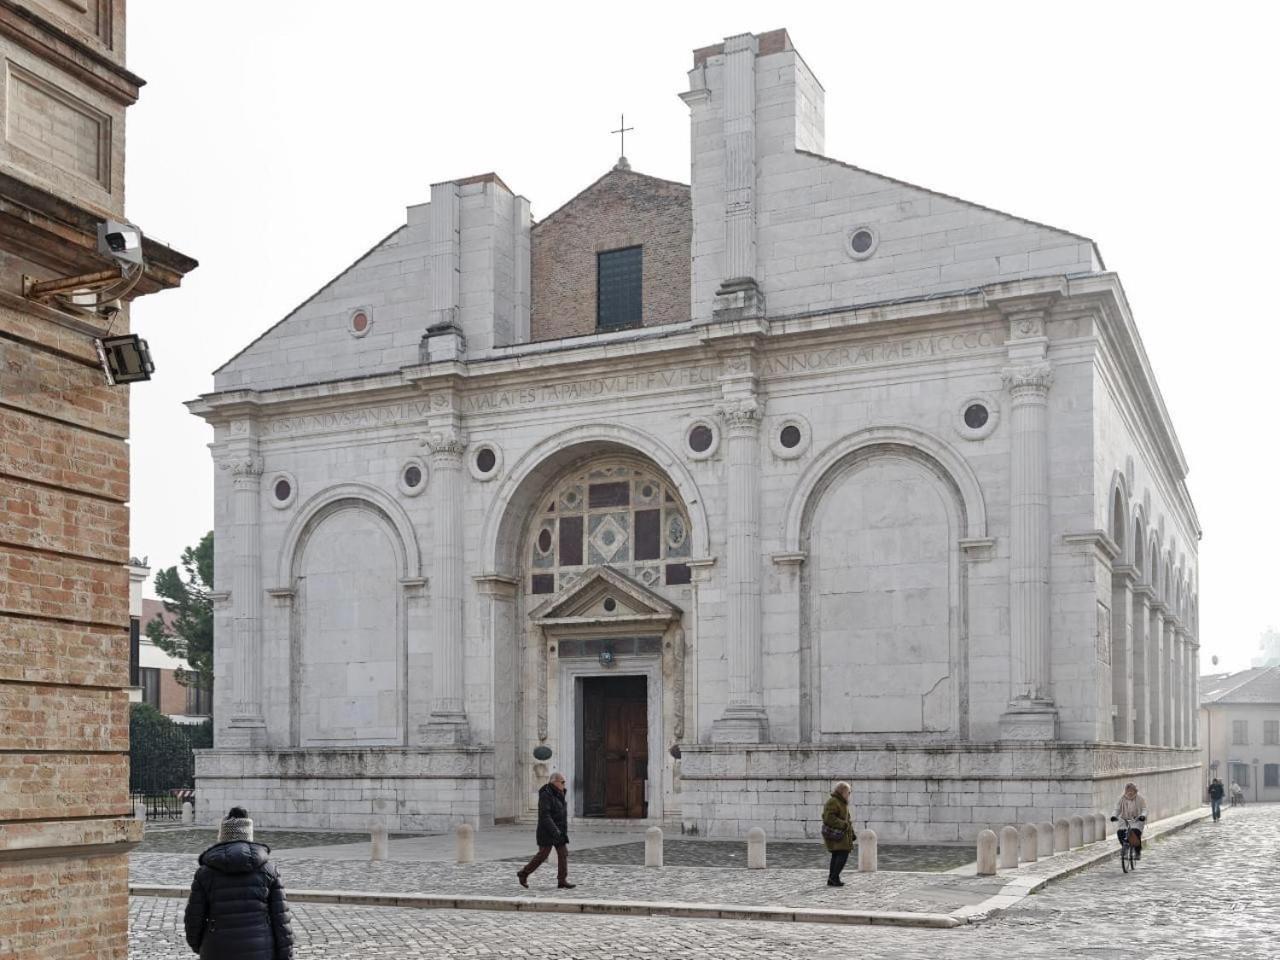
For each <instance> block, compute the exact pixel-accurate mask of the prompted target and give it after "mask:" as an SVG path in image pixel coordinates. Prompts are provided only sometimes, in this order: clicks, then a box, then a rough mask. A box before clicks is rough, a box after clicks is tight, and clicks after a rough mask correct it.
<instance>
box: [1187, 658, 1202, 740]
mask: <svg viewBox="0 0 1280 960" xmlns="http://www.w3.org/2000/svg"><path fill="white" fill-rule="evenodd" d="M1197 639H1198V638H1196V637H1194V636H1193V637H1192V638H1191V676H1190V677H1188V678H1187V679H1188V680H1189V681H1190V683H1191V745H1192V746H1193V747H1198V746H1200V644H1199V643H1198V642H1197Z"/></svg>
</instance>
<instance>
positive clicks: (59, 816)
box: [0, 0, 195, 960]
mask: <svg viewBox="0 0 1280 960" xmlns="http://www.w3.org/2000/svg"><path fill="white" fill-rule="evenodd" d="M123 41H124V2H123V0H89V2H87V3H67V2H54V0H48V2H39V0H33V2H25V3H18V2H13V0H0V58H2V59H3V76H0V112H2V114H3V116H2V117H0V120H2V121H3V122H2V123H0V130H2V131H3V133H2V134H0V718H2V720H3V723H0V956H4V957H22V958H24V960H25V958H45V957H48V958H53V957H57V958H59V960H66V958H95V960H97V958H123V957H124V956H125V955H126V942H125V940H126V938H125V934H126V929H125V928H126V920H127V903H126V897H127V893H126V879H127V858H126V856H125V854H126V852H127V851H128V850H129V849H130V848H131V847H132V846H133V845H134V844H135V843H136V842H137V840H138V839H139V837H140V833H141V830H140V825H139V824H138V823H136V822H135V821H134V820H133V819H132V818H131V817H130V816H129V803H128V746H129V744H128V737H129V725H128V713H127V710H128V695H127V693H126V690H125V687H127V686H128V684H129V575H128V571H127V569H126V566H125V565H126V563H127V562H128V560H129V550H128V547H129V543H128V538H129V511H128V507H127V501H128V499H129V448H128V443H127V438H128V435H129V389H128V387H125V386H108V385H107V383H106V380H105V377H104V374H103V371H102V369H101V368H100V366H99V360H98V354H97V351H96V348H95V344H94V338H95V337H96V336H101V335H102V334H103V333H104V332H105V331H106V328H107V326H108V321H107V320H106V319H99V318H98V316H97V314H96V313H94V312H80V311H77V310H75V309H74V308H73V307H72V308H69V307H67V306H66V305H65V304H60V303H59V302H57V301H56V300H55V299H45V300H43V301H40V302H37V300H35V299H32V297H30V296H26V295H24V291H25V292H27V293H29V292H30V290H29V287H27V286H25V285H24V277H25V278H30V280H31V281H49V280H55V279H58V278H65V277H73V276H88V275H90V274H101V273H102V272H104V271H111V270H112V269H113V268H115V267H116V264H114V263H113V262H112V260H111V259H110V258H109V257H104V256H101V255H99V254H98V253H97V243H98V239H97V231H98V224H99V223H100V222H102V221H103V220H104V219H106V218H115V219H120V218H122V217H123V213H124V210H123V188H124V146H125V137H124V115H125V109H126V108H127V107H128V106H129V105H130V104H131V103H133V102H134V101H135V100H136V99H137V96H138V90H139V87H140V86H141V84H142V81H141V80H140V79H139V78H138V77H136V76H134V75H133V74H132V73H130V72H129V71H128V70H127V69H126V68H125V65H124V46H123ZM143 253H144V256H145V260H146V268H145V271H144V272H143V273H142V275H141V276H140V278H139V279H138V282H137V285H136V286H135V287H134V288H133V290H132V294H131V295H132V296H137V295H141V294H146V293H151V292H154V291H157V290H162V289H165V288H169V287H173V286H176V285H177V284H178V283H179V281H180V280H181V278H182V275H183V274H184V273H186V272H187V271H188V270H190V269H192V268H193V267H194V266H195V262H194V261H193V260H190V259H189V258H187V257H185V256H183V255H182V254H180V253H177V252H176V251H173V250H170V249H169V248H167V247H163V246H160V245H158V244H153V243H150V242H147V243H145V244H144V247H143ZM77 289H79V288H77ZM127 314H128V311H127V308H124V309H123V310H122V312H120V313H119V314H118V315H117V316H116V317H115V320H114V330H113V332H114V333H117V334H119V333H122V332H126V331H127V329H128V316H127Z"/></svg>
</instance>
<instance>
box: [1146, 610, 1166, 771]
mask: <svg viewBox="0 0 1280 960" xmlns="http://www.w3.org/2000/svg"><path fill="white" fill-rule="evenodd" d="M1150 624H1151V625H1150V629H1149V630H1148V631H1147V638H1148V644H1149V646H1150V647H1151V659H1150V661H1149V662H1150V665H1151V672H1150V674H1149V675H1148V676H1149V677H1150V681H1151V682H1150V686H1149V687H1148V690H1147V692H1148V696H1149V703H1150V714H1151V739H1150V740H1149V741H1147V742H1148V743H1150V744H1152V745H1153V746H1157V747H1163V746H1165V745H1166V744H1165V739H1164V715H1165V705H1164V697H1165V682H1164V650H1165V646H1164V604H1163V603H1161V602H1160V601H1159V600H1152V601H1151V620H1150Z"/></svg>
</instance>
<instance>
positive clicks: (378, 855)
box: [369, 823, 387, 860]
mask: <svg viewBox="0 0 1280 960" xmlns="http://www.w3.org/2000/svg"><path fill="white" fill-rule="evenodd" d="M369 839H370V840H371V841H372V848H371V850H370V853H369V859H370V860H385V859H387V828H386V826H385V825H383V824H381V823H378V824H374V826H373V829H372V830H370V831H369Z"/></svg>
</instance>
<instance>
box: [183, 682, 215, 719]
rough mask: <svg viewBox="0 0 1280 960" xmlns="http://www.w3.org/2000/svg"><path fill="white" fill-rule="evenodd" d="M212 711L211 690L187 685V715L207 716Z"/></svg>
mask: <svg viewBox="0 0 1280 960" xmlns="http://www.w3.org/2000/svg"><path fill="white" fill-rule="evenodd" d="M212 713H213V691H212V690H210V689H209V688H208V687H200V686H190V687H187V716H189V717H207V716H210V715H212Z"/></svg>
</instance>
